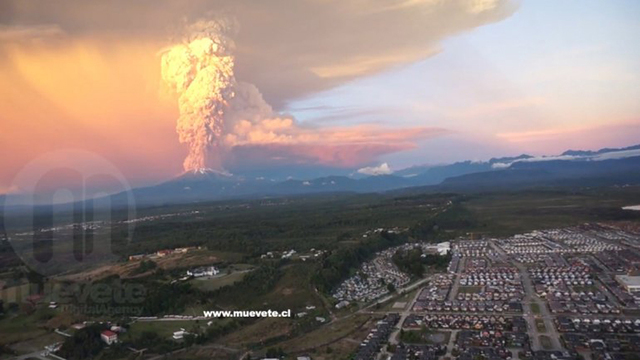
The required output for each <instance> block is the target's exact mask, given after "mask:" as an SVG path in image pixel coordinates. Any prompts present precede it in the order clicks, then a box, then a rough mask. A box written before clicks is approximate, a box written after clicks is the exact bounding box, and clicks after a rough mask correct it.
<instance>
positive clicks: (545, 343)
mask: <svg viewBox="0 0 640 360" xmlns="http://www.w3.org/2000/svg"><path fill="white" fill-rule="evenodd" d="M540 345H542V348H543V349H545V350H549V349H551V348H552V347H553V345H552V344H551V338H550V337H548V336H547V335H540Z"/></svg>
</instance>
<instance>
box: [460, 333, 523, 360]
mask: <svg viewBox="0 0 640 360" xmlns="http://www.w3.org/2000/svg"><path fill="white" fill-rule="evenodd" d="M511 348H525V349H530V343H529V336H528V335H527V333H526V332H504V331H500V330H481V331H475V330H463V331H460V332H459V333H458V338H457V339H456V342H455V348H454V352H455V353H457V354H458V356H457V357H456V359H458V360H475V359H483V358H484V359H489V360H493V359H496V360H497V359H511V358H513V353H512V352H511Z"/></svg>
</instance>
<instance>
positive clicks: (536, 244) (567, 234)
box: [498, 226, 622, 255]
mask: <svg viewBox="0 0 640 360" xmlns="http://www.w3.org/2000/svg"><path fill="white" fill-rule="evenodd" d="M603 233H604V231H600V230H599V229H598V228H593V227H588V226H587V227H584V226H582V227H580V226H577V227H570V228H563V229H551V230H535V231H532V232H530V233H526V234H519V235H515V236H513V237H510V238H507V239H502V240H499V241H498V244H499V245H500V247H501V248H502V250H504V251H505V252H506V253H507V254H514V255H519V254H595V253H599V252H603V251H619V250H622V247H621V246H620V245H619V244H616V243H611V242H608V241H603V240H601V239H600V237H601V235H602V234H603Z"/></svg>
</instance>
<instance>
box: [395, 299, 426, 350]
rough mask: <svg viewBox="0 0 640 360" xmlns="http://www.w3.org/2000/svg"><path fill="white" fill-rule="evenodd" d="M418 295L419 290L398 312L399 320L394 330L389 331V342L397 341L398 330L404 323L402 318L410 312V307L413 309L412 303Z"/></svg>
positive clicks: (396, 342)
mask: <svg viewBox="0 0 640 360" xmlns="http://www.w3.org/2000/svg"><path fill="white" fill-rule="evenodd" d="M418 296H420V291H418V292H416V295H415V296H414V297H413V299H411V301H409V304H407V306H405V308H404V311H403V312H402V313H400V321H398V326H397V328H396V329H395V330H393V331H392V332H391V335H389V343H390V344H392V345H395V344H398V343H399V341H398V334H400V330H401V329H402V324H404V320H405V319H406V318H407V316H409V314H411V309H413V303H415V302H416V300H417V299H418Z"/></svg>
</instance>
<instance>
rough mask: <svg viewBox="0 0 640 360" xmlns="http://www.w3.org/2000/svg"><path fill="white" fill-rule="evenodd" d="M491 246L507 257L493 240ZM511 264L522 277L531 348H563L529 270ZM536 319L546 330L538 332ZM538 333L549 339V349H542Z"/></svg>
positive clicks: (551, 317) (520, 265)
mask: <svg viewBox="0 0 640 360" xmlns="http://www.w3.org/2000/svg"><path fill="white" fill-rule="evenodd" d="M490 244H491V246H492V247H493V248H494V249H495V250H496V251H497V252H498V253H499V254H500V255H501V256H503V257H504V258H505V259H508V255H507V254H506V253H505V252H504V251H502V249H501V248H500V247H499V246H497V245H496V244H495V243H494V242H493V241H491V242H490ZM513 265H514V266H515V267H517V268H518V270H519V271H520V278H521V279H522V286H523V287H524V293H525V297H524V301H523V302H522V305H523V310H524V318H525V320H526V321H527V326H528V328H529V331H528V332H529V337H530V338H531V348H532V349H533V350H534V351H535V350H563V348H562V345H561V344H560V334H558V331H557V330H556V327H555V325H554V324H553V319H554V317H553V316H552V315H551V313H550V312H549V308H548V307H547V304H546V302H545V301H541V300H540V298H539V297H538V296H537V295H536V294H535V291H534V287H533V282H532V281H531V277H529V272H528V271H527V268H526V267H525V266H524V265H523V264H522V263H519V262H517V261H513ZM532 304H538V308H539V309H540V314H539V315H536V314H534V313H533V311H532V309H531V305H532ZM536 319H542V321H543V322H544V326H545V328H546V330H547V331H546V332H544V333H540V332H539V331H538V328H537V326H536ZM540 335H546V336H548V337H549V338H550V339H551V349H544V348H543V347H542V344H541V343H540Z"/></svg>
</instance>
